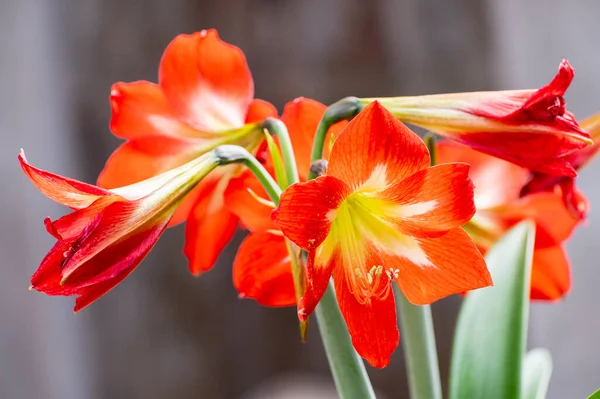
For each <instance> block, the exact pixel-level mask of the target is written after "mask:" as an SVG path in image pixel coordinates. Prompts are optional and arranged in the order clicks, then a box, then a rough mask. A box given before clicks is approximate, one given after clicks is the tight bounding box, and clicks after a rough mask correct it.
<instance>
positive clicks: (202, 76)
mask: <svg viewBox="0 0 600 399" xmlns="http://www.w3.org/2000/svg"><path fill="white" fill-rule="evenodd" d="M159 85H160V87H161V88H162V89H163V91H164V93H165V95H166V97H167V99H168V101H169V103H170V104H171V106H172V107H173V110H174V112H176V113H177V114H178V115H179V117H180V118H181V119H182V120H183V121H184V122H185V123H187V124H189V125H191V126H193V127H194V128H196V129H198V130H201V131H208V132H215V131H222V130H231V129H233V128H238V127H241V126H242V125H243V124H244V121H245V120H246V113H247V111H248V106H249V104H250V102H251V101H252V97H253V95H254V84H253V81H252V76H251V74H250V70H249V69H248V65H247V63H246V58H245V57H244V53H243V52H242V51H241V50H240V49H239V48H237V47H235V46H232V45H230V44H227V43H225V42H223V41H221V40H220V39H219V36H218V34H217V32H216V31H215V30H212V29H211V30H208V31H202V32H198V33H194V34H191V35H179V36H177V37H176V38H175V39H174V40H173V41H172V42H171V43H170V44H169V46H168V47H167V49H166V50H165V52H164V54H163V58H162V60H161V63H160V70H159Z"/></svg>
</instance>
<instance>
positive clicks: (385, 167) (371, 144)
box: [327, 101, 429, 190]
mask: <svg viewBox="0 0 600 399" xmlns="http://www.w3.org/2000/svg"><path fill="white" fill-rule="evenodd" d="M428 166H429V152H428V151H427V147H426V146H425V144H424V143H423V141H422V140H421V139H420V138H419V136H417V135H416V134H415V133H413V132H412V131H411V130H410V129H409V128H407V127H406V126H404V125H403V124H402V122H400V121H398V120H397V119H396V118H395V117H394V116H393V115H392V114H391V113H390V112H389V111H387V110H386V109H385V108H384V107H383V106H381V105H380V104H379V103H378V102H376V101H375V102H373V103H371V104H369V105H367V106H366V107H365V109H363V110H362V111H361V112H360V113H359V114H358V116H356V117H355V118H354V119H353V120H352V121H351V122H350V123H349V124H348V126H346V128H345V129H344V130H343V131H342V133H340V135H339V137H338V138H337V140H336V141H335V143H334V145H333V149H332V150H331V156H330V159H329V166H328V172H327V174H328V175H330V176H333V177H337V178H338V179H340V180H342V181H344V182H345V183H346V184H348V185H349V186H351V187H352V188H353V189H358V188H360V189H361V190H378V189H383V188H385V187H386V186H387V185H389V184H393V183H397V182H399V181H401V180H403V179H405V178H407V177H408V176H411V175H412V174H414V173H415V172H417V171H419V170H421V169H424V168H426V167H428Z"/></svg>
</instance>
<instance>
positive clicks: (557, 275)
mask: <svg viewBox="0 0 600 399" xmlns="http://www.w3.org/2000/svg"><path fill="white" fill-rule="evenodd" d="M570 289H571V267H570V266H569V260H568V259H567V255H566V253H565V250H564V249H563V248H562V247H561V246H559V245H555V246H553V247H546V248H537V247H536V248H535V250H534V252H533V266H532V269H531V299H538V300H557V299H560V298H562V297H563V296H564V295H566V294H567V293H568V292H569V290H570Z"/></svg>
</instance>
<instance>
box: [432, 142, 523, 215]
mask: <svg viewBox="0 0 600 399" xmlns="http://www.w3.org/2000/svg"><path fill="white" fill-rule="evenodd" d="M436 156H437V161H438V163H440V164H441V163H449V162H465V163H468V164H469V165H471V169H470V170H469V176H470V177H471V180H473V184H474V185H475V205H476V207H477V209H485V208H490V207H493V206H496V205H500V204H504V203H506V202H508V201H512V200H514V199H516V198H518V197H519V193H520V191H521V187H523V185H524V184H525V183H526V182H527V179H528V177H529V171H528V170H527V169H525V168H521V167H520V166H517V165H515V164H512V163H510V162H507V161H503V160H501V159H498V158H495V157H492V156H491V155H487V154H484V153H482V152H479V151H475V150H473V149H471V148H469V147H467V146H465V145H461V144H458V143H454V142H451V141H444V142H440V143H438V144H437V145H436Z"/></svg>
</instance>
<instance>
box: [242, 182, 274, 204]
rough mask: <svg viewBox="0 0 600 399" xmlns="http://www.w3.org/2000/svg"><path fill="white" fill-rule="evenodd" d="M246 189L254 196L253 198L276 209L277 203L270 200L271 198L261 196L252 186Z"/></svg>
mask: <svg viewBox="0 0 600 399" xmlns="http://www.w3.org/2000/svg"><path fill="white" fill-rule="evenodd" d="M246 190H247V191H248V193H249V194H250V195H251V196H252V198H254V199H255V200H256V201H257V202H258V203H259V204H261V205H264V206H268V207H269V208H273V209H275V203H274V202H273V201H269V200H266V199H264V198H261V197H260V196H259V195H258V194H256V193H255V192H254V190H252V189H251V188H250V187H248V188H246Z"/></svg>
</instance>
